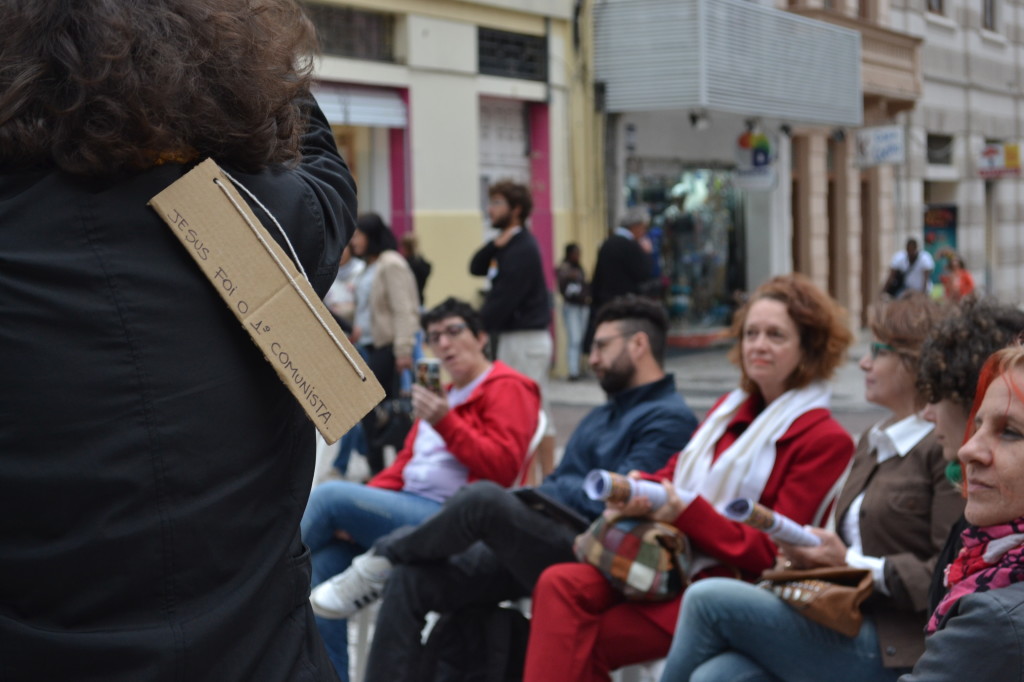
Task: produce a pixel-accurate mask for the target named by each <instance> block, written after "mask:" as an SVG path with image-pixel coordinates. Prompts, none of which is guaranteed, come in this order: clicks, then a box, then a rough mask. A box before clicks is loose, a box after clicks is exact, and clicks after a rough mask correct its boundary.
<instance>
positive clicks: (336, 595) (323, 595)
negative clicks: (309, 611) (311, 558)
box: [309, 549, 391, 620]
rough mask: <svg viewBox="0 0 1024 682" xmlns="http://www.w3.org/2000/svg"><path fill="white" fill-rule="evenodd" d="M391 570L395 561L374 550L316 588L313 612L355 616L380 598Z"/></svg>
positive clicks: (326, 615) (311, 598)
mask: <svg viewBox="0 0 1024 682" xmlns="http://www.w3.org/2000/svg"><path fill="white" fill-rule="evenodd" d="M390 573H391V562H390V561H388V560H387V559H385V558H384V557H382V556H377V555H376V554H374V553H373V550H372V549H371V550H370V551H369V552H367V553H366V554H360V555H359V556H357V557H356V558H355V559H353V560H352V565H351V566H349V567H348V568H347V569H345V570H344V571H343V572H341V573H339V574H338V575H336V576H334V577H333V578H331V579H330V580H327V581H326V582H322V583H320V584H319V585H317V586H316V587H314V588H313V591H312V593H310V595H309V603H310V605H312V607H313V613H315V614H316V615H318V616H320V617H321V618H329V619H332V620H336V619H343V618H351V617H352V616H354V615H355V614H356V613H358V612H359V611H360V610H361V609H362V608H364V607H366V606H369V605H370V604H372V603H373V602H375V601H377V600H378V599H380V595H381V593H382V592H383V591H384V583H385V582H387V579H388V574H390Z"/></svg>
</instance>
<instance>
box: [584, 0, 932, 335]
mask: <svg viewBox="0 0 1024 682" xmlns="http://www.w3.org/2000/svg"><path fill="white" fill-rule="evenodd" d="M785 10H790V11H785ZM594 11H595V35H594V42H595V46H596V47H595V49H596V53H597V56H596V59H595V72H596V77H597V79H598V81H599V85H600V86H603V87H604V90H605V101H604V111H605V113H606V117H607V126H608V136H607V142H606V154H607V158H608V163H607V167H608V168H609V169H611V170H610V171H609V174H608V177H607V186H608V196H609V198H610V211H609V216H608V217H609V219H610V220H612V219H614V217H615V216H616V215H617V214H618V213H620V212H621V211H622V210H623V209H624V208H625V207H626V206H628V205H631V204H636V203H643V204H645V205H647V206H649V207H650V208H651V210H652V213H654V214H655V215H656V221H655V231H656V242H660V244H661V246H662V249H663V252H662V256H661V259H660V262H661V264H662V266H663V267H664V270H665V272H664V275H665V277H666V278H667V280H668V281H669V283H670V294H669V306H670V311H671V312H672V313H673V316H674V317H675V319H676V322H677V325H678V327H679V328H681V329H683V330H685V329H689V328H696V329H699V328H701V327H705V326H716V325H718V326H720V325H722V324H724V323H725V322H727V321H728V319H729V316H730V313H731V310H732V309H733V308H734V307H735V305H736V303H737V302H738V301H739V300H741V299H742V294H743V292H745V291H749V290H752V289H753V288H756V287H757V285H758V284H760V283H761V282H762V281H764V280H765V279H767V278H768V277H769V276H771V275H774V274H778V273H783V272H789V271H792V270H797V271H801V272H804V273H806V274H808V275H809V276H810V277H811V278H812V279H813V280H814V281H815V282H817V283H818V284H819V285H820V286H822V287H823V288H826V289H827V290H829V291H830V292H831V293H832V294H833V295H835V296H836V297H837V298H838V299H839V300H840V301H841V302H842V303H843V304H844V305H846V306H847V308H848V309H849V310H850V312H851V322H854V323H856V322H857V320H858V318H859V316H860V314H861V312H862V310H863V309H864V307H865V305H866V303H867V302H868V301H870V300H871V299H872V298H873V297H874V296H875V293H876V292H875V291H874V285H873V284H871V285H868V284H865V282H867V280H868V279H870V280H872V281H873V280H874V279H875V274H874V272H875V271H876V270H877V271H878V272H881V264H882V259H883V255H882V254H883V252H885V251H886V250H887V249H888V248H889V246H888V244H887V243H886V241H885V239H884V236H885V235H890V234H891V232H892V222H893V220H892V215H893V205H892V201H891V196H892V186H893V183H892V181H891V177H890V176H891V174H892V170H891V168H889V167H886V166H880V167H873V168H863V169H862V168H860V167H859V166H858V165H857V164H856V144H855V134H854V133H855V131H857V130H858V129H860V128H861V127H863V126H864V125H877V124H881V123H887V122H891V121H894V120H895V117H896V116H898V115H899V112H901V111H904V110H906V109H907V108H909V107H912V106H913V105H914V102H915V100H916V99H917V98H918V97H919V95H920V90H921V84H920V74H919V66H918V51H919V43H920V41H919V40H918V39H916V38H914V37H913V36H909V35H906V34H903V33H900V32H897V31H893V30H890V29H886V28H884V27H883V26H882V25H880V23H879V22H878V21H877V20H876V19H875V18H874V17H871V16H867V15H861V14H860V13H859V11H858V9H857V8H853V7H843V8H827V9H826V8H824V7H823V6H818V7H815V6H813V5H808V4H794V5H792V6H788V5H787V6H786V7H785V8H781V7H777V6H775V5H774V4H773V3H771V2H767V3H763V4H761V3H755V2H747V1H744V0H680V1H678V2H675V1H670V0H595V1H594ZM639 45H642V46H643V49H641V48H640V47H638V46H639ZM638 53H639V56H638ZM631 60H632V61H631ZM659 232H660V234H658V233H659ZM890 241H891V240H890ZM886 262H887V261H886ZM865 272H869V273H871V274H868V275H865V274H864V273H865Z"/></svg>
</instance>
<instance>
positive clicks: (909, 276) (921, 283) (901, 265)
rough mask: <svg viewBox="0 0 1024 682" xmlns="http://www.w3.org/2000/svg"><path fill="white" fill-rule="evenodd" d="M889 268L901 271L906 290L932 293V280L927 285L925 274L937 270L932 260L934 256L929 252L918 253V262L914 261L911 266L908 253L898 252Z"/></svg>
mask: <svg viewBox="0 0 1024 682" xmlns="http://www.w3.org/2000/svg"><path fill="white" fill-rule="evenodd" d="M889 267H890V268H892V269H893V270H899V271H900V272H902V273H904V274H903V287H904V289H911V290H913V291H923V292H925V293H928V292H929V291H931V289H932V282H931V280H930V279H929V280H928V281H927V283H926V282H925V273H930V272H931V271H932V270H934V269H935V261H934V260H933V259H932V255H931V254H930V253H928V252H927V251H918V252H917V260H915V261H914V264H913V265H911V264H910V259H909V258H908V257H907V252H906V251H897V252H896V255H895V256H893V257H892V262H891V263H890V264H889ZM926 284H927V286H926Z"/></svg>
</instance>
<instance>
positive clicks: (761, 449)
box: [673, 381, 832, 575]
mask: <svg viewBox="0 0 1024 682" xmlns="http://www.w3.org/2000/svg"><path fill="white" fill-rule="evenodd" d="M831 395H832V389H831V388H830V387H829V385H828V384H827V383H825V382H824V381H817V382H814V383H812V384H810V385H808V386H805V387H803V388H798V389H793V390H790V391H786V392H785V393H783V394H782V395H781V396H779V397H778V398H776V399H775V400H773V401H772V402H770V403H769V404H768V405H767V406H765V408H764V410H762V411H761V414H759V415H758V416H757V418H756V419H754V421H753V422H751V423H750V426H748V427H747V428H746V430H744V431H743V433H742V434H740V437H739V438H737V439H736V441H735V442H734V443H733V444H732V445H730V446H729V447H728V448H726V450H725V452H723V453H722V454H721V455H719V457H718V459H714V454H715V444H716V443H718V440H719V438H721V437H722V434H724V433H725V428H726V426H728V425H729V422H730V420H731V419H732V418H733V416H734V415H735V413H736V410H737V409H738V408H739V407H740V405H742V404H743V403H744V401H746V400H747V398H748V397H749V394H748V393H747V392H746V391H743V390H741V389H738V388H737V389H735V390H733V391H731V392H730V393H729V394H728V395H727V396H726V397H725V398H724V399H723V400H722V402H721V403H720V404H719V405H718V407H717V408H716V409H715V410H714V411H713V412H712V413H711V414H709V415H708V416H707V418H706V419H705V420H704V423H703V424H701V425H700V428H699V429H697V432H696V433H695V434H693V438H691V439H690V442H689V443H687V445H686V447H685V448H683V451H682V452H681V453H680V454H679V459H678V460H677V462H676V472H675V476H674V478H673V483H674V484H675V487H676V490H677V491H679V492H680V494H681V496H689V497H692V492H689V494H688V495H687V491H696V492H697V493H698V494H700V496H701V497H703V498H704V499H705V500H707V501H708V502H710V503H711V504H712V505H714V506H716V507H720V506H722V505H725V504H728V503H729V502H731V501H732V500H734V499H736V498H737V497H747V498H750V499H752V500H759V499H760V498H761V494H762V493H763V492H764V487H765V485H766V484H767V483H768V477H769V476H771V473H772V469H773V468H774V467H775V444H776V442H777V441H778V440H779V438H781V437H782V436H783V435H785V433H786V432H787V431H789V427H790V426H792V425H793V422H794V421H796V419H797V418H798V417H799V416H800V415H802V414H805V413H807V412H809V411H810V410H813V409H816V408H822V407H823V408H826V409H827V408H828V406H829V398H830V397H831ZM716 563H718V562H717V561H716V560H714V559H711V558H710V557H705V556H701V557H697V558H696V559H695V561H694V563H693V566H692V567H691V569H690V573H691V575H693V574H695V573H697V572H699V571H701V570H703V569H704V568H707V567H708V566H711V565H714V564H716Z"/></svg>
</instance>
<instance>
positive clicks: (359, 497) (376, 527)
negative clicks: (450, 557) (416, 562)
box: [301, 481, 441, 680]
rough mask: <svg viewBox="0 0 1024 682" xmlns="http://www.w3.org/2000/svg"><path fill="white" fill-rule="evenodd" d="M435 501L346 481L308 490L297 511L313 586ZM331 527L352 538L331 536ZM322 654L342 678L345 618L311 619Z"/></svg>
mask: <svg viewBox="0 0 1024 682" xmlns="http://www.w3.org/2000/svg"><path fill="white" fill-rule="evenodd" d="M440 508H441V503H440V502H434V501H433V500H428V499H427V498H425V497H420V496H419V495H413V494H411V493H406V492H402V491H396V490H385V489H383V488H371V487H369V486H365V485H362V484H359V483H351V482H349V481H327V482H326V483H322V484H320V485H319V486H317V487H316V488H314V489H313V492H312V493H311V494H310V496H309V503H308V504H307V505H306V511H305V513H304V514H303V515H302V524H301V528H302V541H303V542H305V543H306V545H307V546H308V547H309V549H310V552H311V553H312V562H313V580H312V582H313V585H319V584H320V583H322V582H323V581H325V580H327V579H328V578H330V577H331V576H334V575H337V574H338V573H341V572H342V571H344V570H345V569H346V568H348V567H349V565H351V563H352V559H354V558H355V557H357V556H359V555H360V554H362V553H363V552H365V551H366V550H367V549H369V548H370V547H371V546H372V545H373V543H374V542H376V540H377V539H378V538H380V537H382V536H384V535H387V534H388V533H390V532H391V531H393V530H395V529H396V528H400V527H401V526H408V525H415V524H419V523H422V522H423V521H424V520H425V519H426V518H428V517H429V516H431V515H432V514H433V513H434V512H436V511H437V510H438V509H440ZM336 530H344V531H346V532H348V534H349V535H351V536H352V540H353V541H352V542H348V541H347V540H338V539H337V538H335V537H334V532H335V531H336ZM316 625H317V629H318V630H319V631H320V635H321V636H322V637H323V639H324V645H325V646H326V647H327V654H328V656H330V659H331V662H332V663H333V664H334V669H335V670H336V671H337V672H338V676H339V677H341V679H342V680H348V622H347V621H344V620H328V619H326V618H319V617H317V619H316Z"/></svg>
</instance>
